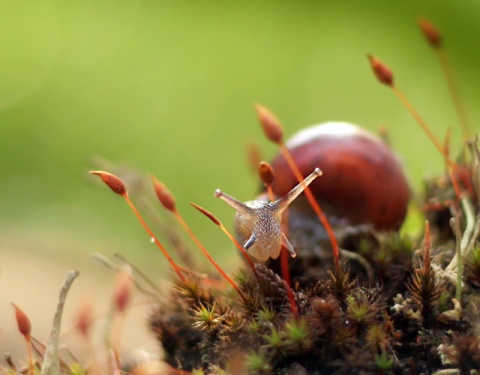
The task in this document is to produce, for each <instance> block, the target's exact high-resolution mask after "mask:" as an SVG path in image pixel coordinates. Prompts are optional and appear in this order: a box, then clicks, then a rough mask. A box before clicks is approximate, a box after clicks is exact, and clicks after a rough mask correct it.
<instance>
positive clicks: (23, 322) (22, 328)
mask: <svg viewBox="0 0 480 375" xmlns="http://www.w3.org/2000/svg"><path fill="white" fill-rule="evenodd" d="M12 306H13V308H14V309H15V319H16V320H17V326H18V331H19V332H20V333H21V334H22V336H23V337H24V339H25V343H26V344H27V353H28V367H29V372H30V375H34V374H35V371H34V361H33V346H32V337H31V331H32V325H31V323H30V319H29V318H28V316H27V314H25V312H24V311H23V310H22V309H21V308H20V307H18V306H17V305H15V304H14V303H12Z"/></svg>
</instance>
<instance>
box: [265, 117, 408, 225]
mask: <svg viewBox="0 0 480 375" xmlns="http://www.w3.org/2000/svg"><path fill="white" fill-rule="evenodd" d="M286 147H287V148H288V149H289V151H290V153H291V154H292V156H293V159H294V160H295V162H296V164H297V165H298V167H299V169H300V172H301V173H302V175H306V174H308V173H309V171H311V170H312V167H313V166H315V167H316V166H318V167H319V168H320V169H322V171H323V176H322V178H320V179H318V180H317V181H315V182H314V183H312V185H311V186H310V189H311V191H312V193H313V194H314V196H315V197H316V199H317V200H318V201H319V203H320V204H321V205H322V208H323V207H324V206H325V208H326V210H327V213H328V215H329V216H330V215H332V216H335V217H336V218H341V219H345V220H346V221H347V222H348V223H349V224H352V225H356V224H370V225H372V226H373V227H374V228H375V229H378V230H395V229H398V228H399V227H400V226H401V224H402V223H403V220H404V218H405V215H406V212H407V205H408V201H409V196H410V189H409V186H408V183H407V180H406V178H405V175H404V173H403V169H402V165H401V163H400V162H399V160H398V158H397V157H396V156H395V154H394V153H393V152H392V150H391V149H390V148H389V146H388V145H387V144H386V143H385V142H383V141H382V140H381V139H380V138H379V137H377V136H375V135H374V134H372V133H370V132H368V131H366V130H363V129H361V128H359V127H357V126H355V125H352V124H349V123H344V122H328V123H325V124H320V125H315V126H312V127H309V128H306V129H304V130H301V131H300V132H298V133H297V134H295V135H294V136H293V137H292V138H290V140H288V141H287V143H286ZM271 165H272V168H273V171H274V174H275V180H274V182H273V185H272V188H273V191H274V193H275V194H276V195H277V196H282V195H284V194H285V193H286V192H287V191H288V190H289V189H291V188H292V186H294V185H295V184H296V179H295V176H294V174H293V172H292V170H291V169H290V168H289V166H288V164H287V162H286V160H285V158H284V157H283V156H282V155H281V154H278V155H277V156H275V157H274V159H273V161H272V163H271Z"/></svg>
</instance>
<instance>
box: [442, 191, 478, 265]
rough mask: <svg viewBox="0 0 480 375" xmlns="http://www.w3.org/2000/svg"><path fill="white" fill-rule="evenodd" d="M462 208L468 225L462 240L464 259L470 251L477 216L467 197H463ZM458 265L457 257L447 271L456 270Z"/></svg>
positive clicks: (461, 249)
mask: <svg viewBox="0 0 480 375" xmlns="http://www.w3.org/2000/svg"><path fill="white" fill-rule="evenodd" d="M462 207H463V211H464V212H465V219H466V223H467V224H466V227H465V231H464V232H463V236H462V238H461V240H460V251H461V254H462V257H465V256H466V255H467V253H468V252H467V250H469V244H470V238H471V237H472V233H473V230H474V228H475V214H474V212H473V207H472V203H471V202H470V200H469V199H468V198H467V197H466V196H463V197H462ZM456 220H458V219H456ZM457 241H458V240H457ZM457 263H458V256H457V255H455V256H454V257H453V259H452V261H451V262H450V264H449V265H448V266H447V268H446V269H445V270H446V271H452V270H453V269H455V267H457Z"/></svg>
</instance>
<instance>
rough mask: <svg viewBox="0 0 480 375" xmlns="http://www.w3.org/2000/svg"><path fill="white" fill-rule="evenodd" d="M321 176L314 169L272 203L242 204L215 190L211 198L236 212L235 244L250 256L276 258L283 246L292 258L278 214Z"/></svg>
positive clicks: (291, 248)
mask: <svg viewBox="0 0 480 375" xmlns="http://www.w3.org/2000/svg"><path fill="white" fill-rule="evenodd" d="M321 174H322V172H321V171H320V169H318V168H315V169H314V171H313V172H312V173H310V174H309V175H308V176H307V177H306V178H305V179H304V180H303V181H302V182H301V183H299V184H297V185H296V186H295V187H293V188H292V189H290V190H289V191H288V192H287V193H286V194H284V195H283V196H282V198H279V199H277V200H276V201H274V202H269V201H265V200H255V201H249V202H246V203H242V202H240V201H238V200H236V199H235V198H233V197H231V196H229V195H227V194H225V193H223V192H222V191H220V190H218V189H217V190H216V191H215V196H216V197H217V198H221V199H223V200H224V201H225V202H227V203H228V204H229V205H230V206H232V207H233V208H234V209H235V210H237V213H236V214H235V230H236V232H237V236H238V239H239V241H240V242H241V243H243V244H244V245H243V247H244V248H245V249H246V250H247V251H248V252H249V253H250V255H252V256H253V257H254V258H256V259H258V260H260V261H266V260H268V259H269V258H273V259H276V258H278V256H279V255H280V250H281V248H282V244H283V245H284V246H285V247H286V248H287V249H288V250H289V252H290V254H291V255H292V256H295V250H294V249H293V246H292V245H291V244H290V242H289V241H288V239H287V237H286V235H285V234H284V233H283V232H282V229H281V220H282V213H283V211H285V209H286V208H287V207H288V205H289V204H290V203H292V202H293V200H294V199H295V198H297V197H298V196H299V195H300V194H301V193H302V192H303V190H304V189H305V188H306V187H307V186H308V185H309V184H310V183H312V182H313V180H315V179H316V178H317V177H318V176H320V175H321Z"/></svg>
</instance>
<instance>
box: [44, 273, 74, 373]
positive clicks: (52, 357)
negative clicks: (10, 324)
mask: <svg viewBox="0 0 480 375" xmlns="http://www.w3.org/2000/svg"><path fill="white" fill-rule="evenodd" d="M79 274H80V272H78V271H69V272H68V273H67V278H66V279H65V282H64V284H63V287H62V289H61V290H60V297H59V298H58V303H57V310H56V311H55V316H54V317H53V324H52V330H51V332H50V338H49V340H48V344H47V351H46V353H45V358H44V360H43V363H42V372H41V375H57V374H59V373H60V365H59V360H58V341H59V336H60V328H61V325H62V315H63V308H64V306H65V300H66V298H67V294H68V291H69V289H70V287H71V286H72V284H73V281H74V280H75V279H76V278H77V276H78V275H79Z"/></svg>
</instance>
